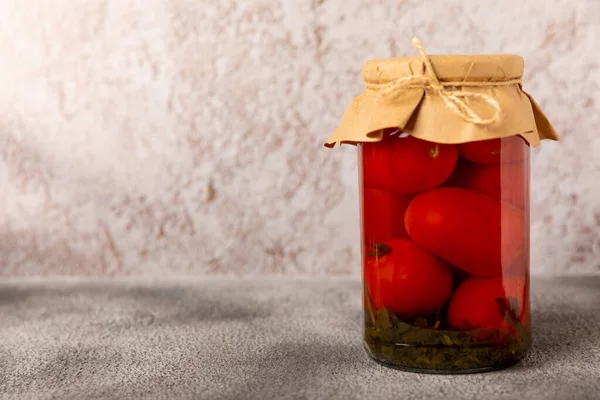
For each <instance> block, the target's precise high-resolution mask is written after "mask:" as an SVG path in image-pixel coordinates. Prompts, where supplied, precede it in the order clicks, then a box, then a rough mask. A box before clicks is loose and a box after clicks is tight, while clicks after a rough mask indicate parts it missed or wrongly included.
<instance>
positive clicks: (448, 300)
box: [325, 38, 559, 373]
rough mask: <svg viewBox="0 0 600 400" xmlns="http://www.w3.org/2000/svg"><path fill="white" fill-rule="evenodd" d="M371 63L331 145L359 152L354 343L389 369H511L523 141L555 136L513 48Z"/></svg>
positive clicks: (520, 289)
mask: <svg viewBox="0 0 600 400" xmlns="http://www.w3.org/2000/svg"><path fill="white" fill-rule="evenodd" d="M413 45H414V46H415V47H416V48H417V49H418V50H419V52H420V56H416V57H401V58H392V59H377V60H371V61H368V62H367V63H366V64H365V65H364V67H363V78H364V81H365V91H364V92H363V93H361V94H360V95H359V96H358V97H357V98H355V99H354V101H353V102H352V103H351V105H350V107H349V108H348V110H347V111H346V113H345V114H344V116H343V118H342V121H341V123H340V125H339V126H338V128H337V129H336V130H335V132H334V133H333V134H332V135H331V137H330V138H329V140H328V141H327V142H326V143H325V146H327V147H334V146H335V145H336V144H351V145H356V146H358V149H359V175H360V177H359V178H360V179H359V183H360V195H361V225H362V226H361V228H362V243H361V246H362V267H363V268H362V270H363V283H364V285H363V286H364V288H363V289H364V290H363V298H364V317H365V322H364V323H365V330H364V343H365V347H366V349H367V352H368V353H369V354H370V355H371V357H373V358H374V359H375V360H377V361H379V362H381V363H384V364H386V365H389V366H393V367H397V368H401V369H406V370H413V371H420V372H437V373H461V372H478V371H488V370H493V369H498V368H502V367H506V366H509V365H511V364H514V363H516V362H518V361H519V360H520V359H522V358H523V356H524V355H525V353H526V351H527V349H528V348H529V346H530V337H531V334H530V310H529V246H530V239H529V206H530V203H529V172H530V160H529V150H530V147H537V146H539V144H540V142H541V140H544V139H550V140H558V139H559V136H558V134H557V133H556V131H555V130H554V128H553V127H552V125H551V124H550V122H549V121H548V119H547V118H546V116H545V115H544V113H543V112H542V110H541V109H540V107H539V106H538V105H537V103H536V102H535V101H534V99H533V98H532V97H531V96H530V95H529V94H527V93H526V92H525V91H523V88H522V76H523V69H524V68H523V67H524V65H523V58H522V57H520V56H517V55H511V54H496V55H493V54H492V55H457V56H453V55H435V56H427V55H426V54H425V50H424V49H423V47H422V46H421V44H420V43H419V41H418V40H417V39H416V38H415V39H413Z"/></svg>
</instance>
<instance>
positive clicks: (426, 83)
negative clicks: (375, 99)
mask: <svg viewBox="0 0 600 400" xmlns="http://www.w3.org/2000/svg"><path fill="white" fill-rule="evenodd" d="M412 45H413V46H414V47H415V48H416V49H417V50H419V53H421V58H422V60H423V63H424V64H425V74H422V75H412V76H409V77H404V78H400V79H396V80H394V81H392V82H388V83H383V84H379V83H367V85H366V88H367V89H371V90H377V91H379V92H380V93H382V94H383V95H388V94H391V93H397V92H399V91H400V92H401V91H407V90H410V89H417V88H419V89H425V90H427V91H430V92H432V93H435V94H437V95H439V96H440V97H441V98H442V100H443V101H444V103H446V106H447V107H448V108H449V109H451V110H452V111H453V112H454V113H456V114H457V115H458V116H460V117H461V118H462V119H463V120H465V121H467V122H471V123H473V124H476V125H490V124H493V123H495V122H497V121H498V120H499V119H500V115H501V111H502V110H501V107H500V103H499V102H498V100H496V99H495V98H494V97H493V96H490V95H488V94H485V93H477V92H472V91H468V90H462V88H464V87H496V86H510V85H515V84H520V83H521V79H509V80H504V81H494V82H467V81H457V82H440V80H439V79H438V77H437V75H436V74H435V70H434V69H433V65H432V64H431V60H430V59H429V57H427V54H426V53H425V49H424V48H423V46H422V45H421V42H420V41H419V39H417V38H416V37H415V38H413V39H412ZM471 99H472V100H479V101H481V102H483V103H484V104H486V105H487V106H488V107H489V108H490V109H491V111H492V116H491V117H489V118H483V117H482V116H481V115H479V114H477V113H476V112H475V111H474V110H473V109H472V108H471V107H470V106H469V104H468V103H467V101H468V100H471Z"/></svg>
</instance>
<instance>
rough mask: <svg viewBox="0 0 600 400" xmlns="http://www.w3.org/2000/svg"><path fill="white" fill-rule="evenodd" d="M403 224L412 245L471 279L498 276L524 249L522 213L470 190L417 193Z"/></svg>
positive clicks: (454, 189) (525, 231)
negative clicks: (450, 265)
mask: <svg viewBox="0 0 600 400" xmlns="http://www.w3.org/2000/svg"><path fill="white" fill-rule="evenodd" d="M404 221H405V224H406V230H407V232H408V235H409V236H410V238H411V239H412V240H414V241H415V242H416V243H417V244H419V245H421V246H423V247H424V248H426V249H427V250H429V251H431V252H432V253H434V254H436V255H437V256H439V257H441V258H443V259H445V260H446V261H448V262H450V263H451V264H453V265H455V266H456V267H458V268H461V269H463V270H464V271H466V272H468V273H470V274H472V275H477V276H500V275H501V274H502V270H503V267H504V268H508V267H509V266H511V265H512V264H513V262H514V260H515V259H516V258H517V257H519V255H520V254H521V253H522V252H523V251H524V250H525V249H526V247H525V246H526V235H527V226H526V223H527V220H526V219H525V213H524V212H523V211H522V210H519V209H518V208H516V207H514V206H511V205H510V204H507V203H503V202H501V201H499V200H494V199H492V198H490V197H488V196H486V195H484V194H481V193H477V192H474V191H472V190H467V189H462V188H456V187H444V188H438V189H434V190H431V191H429V192H425V193H421V194H418V195H416V196H415V197H414V198H413V200H412V201H411V203H410V205H409V206H408V209H407V210H406V214H405V217H404Z"/></svg>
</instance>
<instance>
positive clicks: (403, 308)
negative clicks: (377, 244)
mask: <svg viewBox="0 0 600 400" xmlns="http://www.w3.org/2000/svg"><path fill="white" fill-rule="evenodd" d="M385 244H386V246H388V247H389V249H390V250H391V251H390V252H389V253H387V254H383V255H381V256H379V257H376V256H369V255H367V257H366V258H365V261H366V262H365V280H366V284H367V289H368V291H369V295H370V298H371V302H372V305H373V307H374V308H375V309H379V308H382V307H389V308H390V309H391V310H392V311H394V312H396V313H398V314H402V315H410V316H419V315H421V316H425V315H430V314H431V313H433V312H435V311H436V310H437V309H439V308H440V307H442V306H443V305H444V304H445V303H446V301H447V300H448V298H449V297H450V294H451V293H452V269H451V267H450V266H449V265H448V264H446V263H445V262H443V261H442V260H440V259H439V258H437V257H436V256H434V255H433V254H431V253H430V252H428V251H427V250H425V249H423V248H422V247H420V246H418V245H417V244H415V243H414V242H412V241H410V240H408V239H393V240H390V241H388V242H387V243H385Z"/></svg>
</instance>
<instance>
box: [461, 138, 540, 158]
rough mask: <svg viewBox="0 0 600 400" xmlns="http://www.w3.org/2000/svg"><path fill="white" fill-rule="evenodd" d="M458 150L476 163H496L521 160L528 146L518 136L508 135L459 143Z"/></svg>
mask: <svg viewBox="0 0 600 400" xmlns="http://www.w3.org/2000/svg"><path fill="white" fill-rule="evenodd" d="M458 151H459V153H460V155H461V156H463V157H464V158H466V159H467V160H469V161H473V162H475V163H478V164H498V163H509V162H513V161H520V160H523V159H524V158H525V157H526V152H527V151H529V147H528V145H527V142H525V140H524V139H523V138H521V137H520V136H510V137H506V138H501V139H489V140H481V141H478V142H469V143H463V144H459V145H458Z"/></svg>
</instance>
